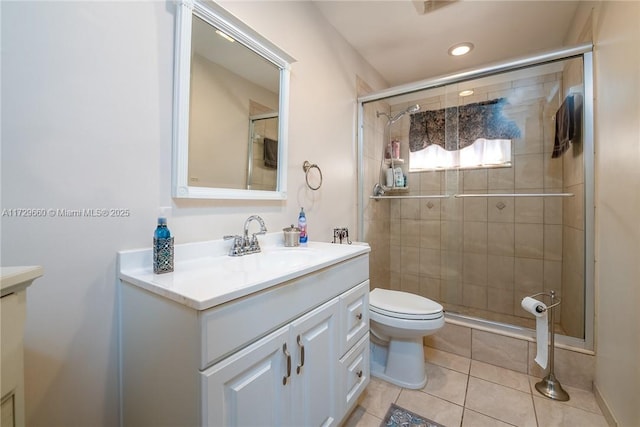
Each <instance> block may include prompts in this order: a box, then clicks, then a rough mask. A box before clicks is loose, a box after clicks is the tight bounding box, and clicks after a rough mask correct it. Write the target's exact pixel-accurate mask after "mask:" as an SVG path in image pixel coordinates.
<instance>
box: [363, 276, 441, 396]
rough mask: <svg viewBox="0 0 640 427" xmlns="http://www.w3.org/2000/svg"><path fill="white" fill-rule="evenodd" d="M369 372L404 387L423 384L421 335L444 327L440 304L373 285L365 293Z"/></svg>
mask: <svg viewBox="0 0 640 427" xmlns="http://www.w3.org/2000/svg"><path fill="white" fill-rule="evenodd" d="M369 320H370V321H369V329H370V331H371V375H372V376H374V377H377V378H380V379H383V380H385V381H388V382H390V383H392V384H395V385H398V386H400V387H404V388H410V389H420V388H422V387H424V386H425V384H426V383H427V374H426V371H425V362H424V349H423V343H422V338H423V337H424V336H427V335H431V334H433V333H435V332H437V331H438V330H439V329H440V328H442V327H443V326H444V311H443V308H442V306H441V305H440V304H438V303H437V302H435V301H432V300H430V299H428V298H424V297H422V296H419V295H414V294H410V293H408V292H402V291H392V290H388V289H380V288H376V289H374V290H372V291H371V292H370V293H369Z"/></svg>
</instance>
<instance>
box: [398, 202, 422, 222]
mask: <svg viewBox="0 0 640 427" xmlns="http://www.w3.org/2000/svg"><path fill="white" fill-rule="evenodd" d="M400 218H402V219H416V220H417V219H420V200H419V199H401V200H400Z"/></svg>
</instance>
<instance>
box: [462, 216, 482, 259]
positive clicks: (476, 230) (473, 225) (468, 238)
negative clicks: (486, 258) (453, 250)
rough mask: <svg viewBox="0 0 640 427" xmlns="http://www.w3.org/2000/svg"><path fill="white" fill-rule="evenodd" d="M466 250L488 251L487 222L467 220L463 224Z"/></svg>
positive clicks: (480, 252)
mask: <svg viewBox="0 0 640 427" xmlns="http://www.w3.org/2000/svg"><path fill="white" fill-rule="evenodd" d="M463 233H464V242H463V246H462V249H463V251H464V252H473V253H479V254H486V252H487V223H486V222H477V221H473V222H471V221H465V222H464V226H463Z"/></svg>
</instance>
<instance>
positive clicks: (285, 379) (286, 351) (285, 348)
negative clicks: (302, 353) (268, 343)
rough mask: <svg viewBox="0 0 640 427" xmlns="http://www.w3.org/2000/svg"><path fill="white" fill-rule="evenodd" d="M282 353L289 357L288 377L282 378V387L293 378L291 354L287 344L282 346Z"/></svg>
mask: <svg viewBox="0 0 640 427" xmlns="http://www.w3.org/2000/svg"><path fill="white" fill-rule="evenodd" d="M282 351H283V352H284V355H285V356H287V376H286V377H283V378H282V385H287V380H288V379H289V377H291V353H289V351H288V350H287V343H284V344H283V345H282Z"/></svg>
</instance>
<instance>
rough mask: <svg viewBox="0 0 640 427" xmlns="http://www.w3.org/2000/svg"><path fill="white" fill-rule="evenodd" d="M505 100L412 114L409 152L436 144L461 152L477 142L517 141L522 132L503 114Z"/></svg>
mask: <svg viewBox="0 0 640 427" xmlns="http://www.w3.org/2000/svg"><path fill="white" fill-rule="evenodd" d="M505 103H506V99H505V98H499V99H493V100H491V101H484V102H476V103H473V104H467V105H461V106H459V107H450V108H445V109H441V110H428V111H422V112H419V113H414V114H412V115H411V127H410V128H409V150H410V151H412V152H414V151H419V150H423V149H425V148H427V147H428V146H430V145H432V144H436V145H439V146H440V147H442V148H444V149H445V150H448V151H453V150H459V149H461V148H465V147H468V146H469V145H471V144H473V143H474V142H475V141H476V140H477V139H479V138H484V139H513V138H519V137H520V129H519V128H518V126H517V125H516V124H515V123H514V122H513V121H512V120H509V119H507V118H506V117H504V116H503V115H502V108H503V106H504V104H505Z"/></svg>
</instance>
